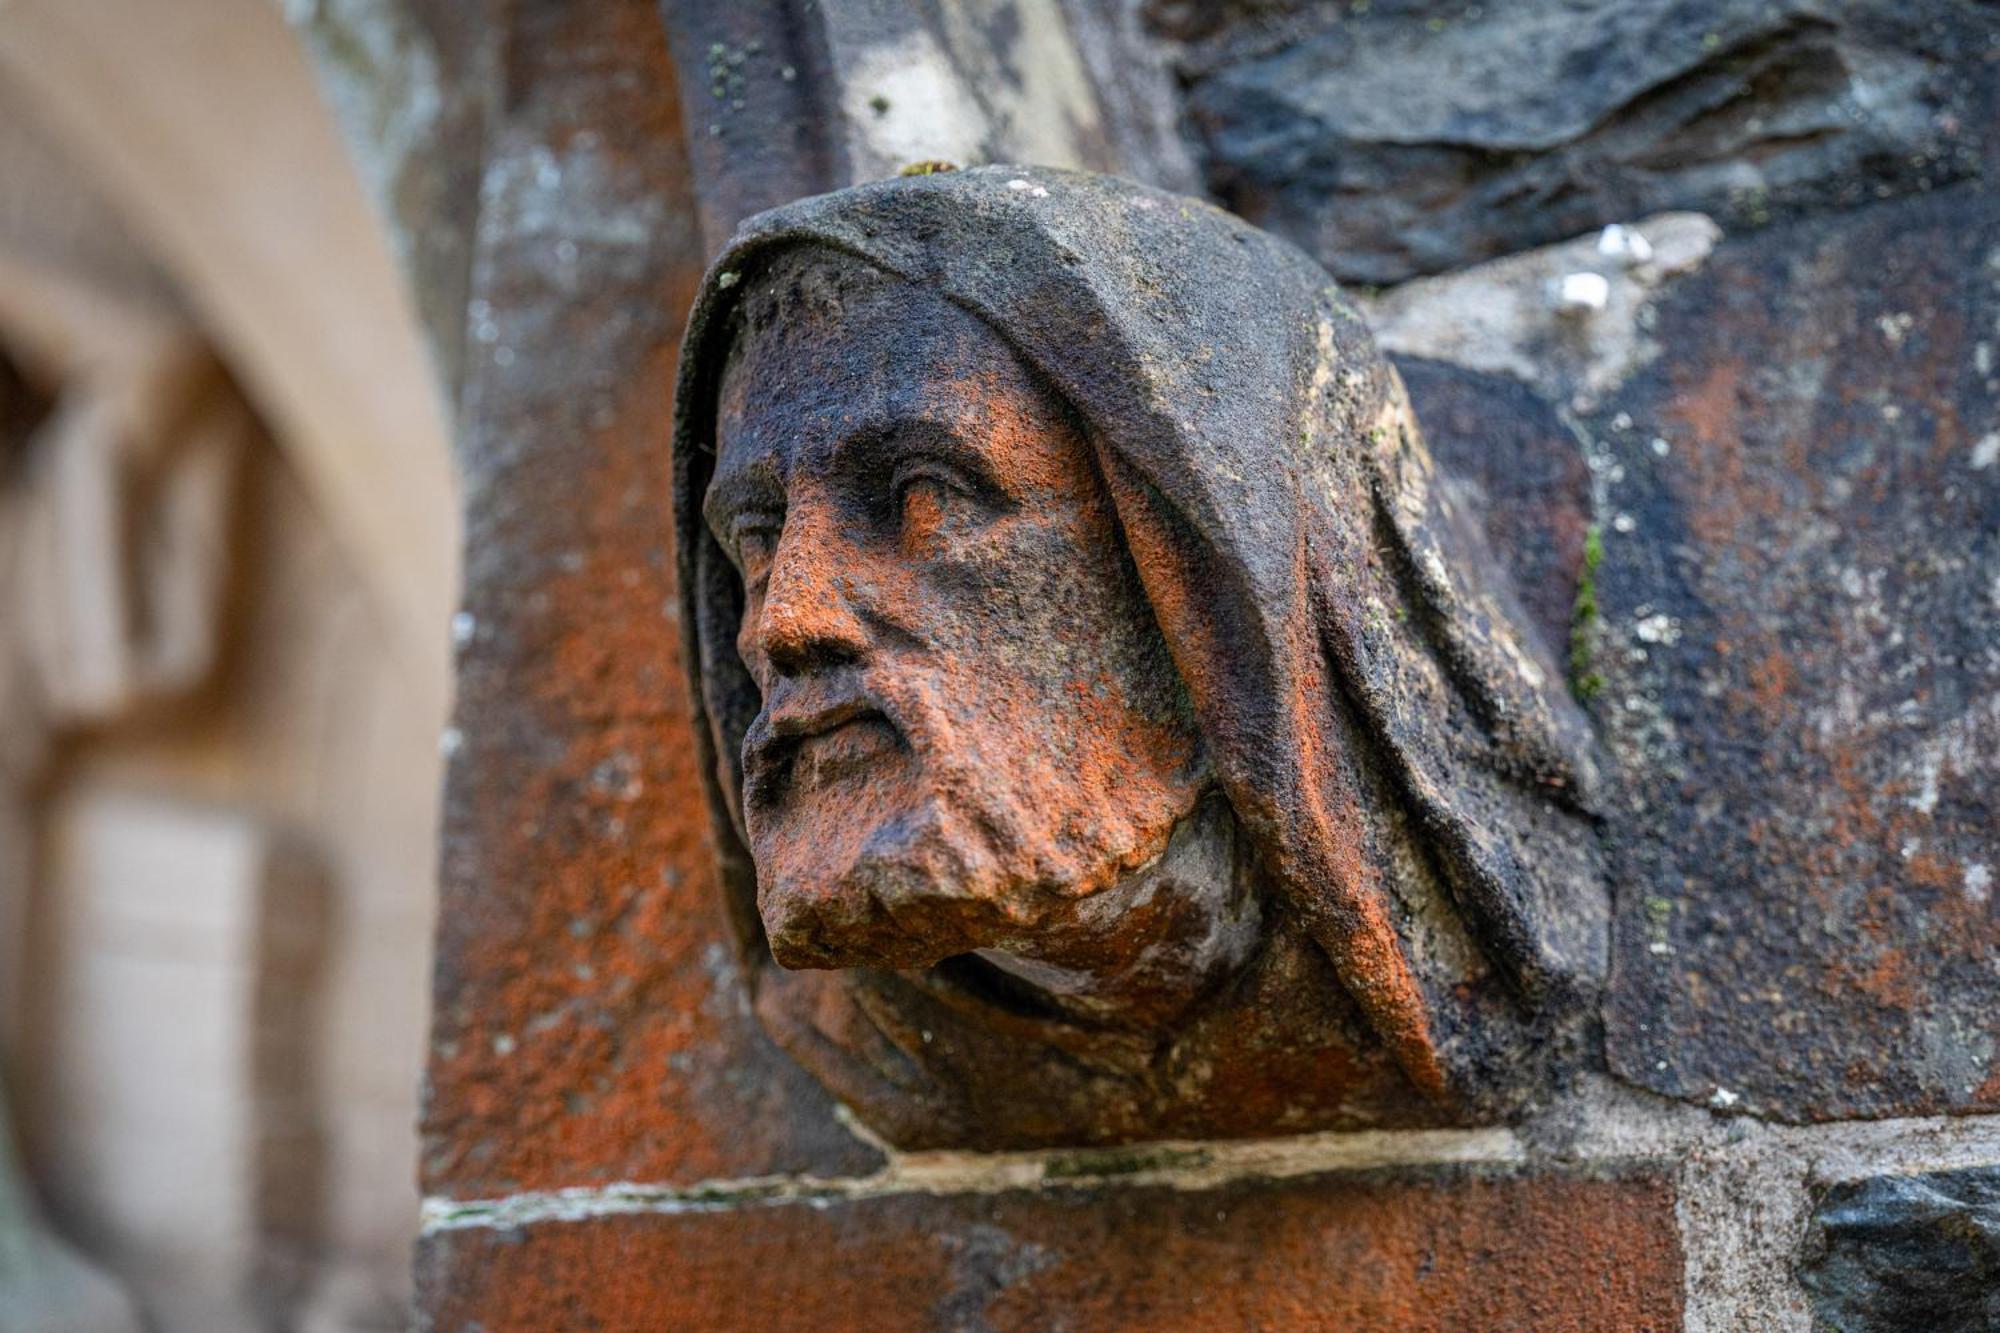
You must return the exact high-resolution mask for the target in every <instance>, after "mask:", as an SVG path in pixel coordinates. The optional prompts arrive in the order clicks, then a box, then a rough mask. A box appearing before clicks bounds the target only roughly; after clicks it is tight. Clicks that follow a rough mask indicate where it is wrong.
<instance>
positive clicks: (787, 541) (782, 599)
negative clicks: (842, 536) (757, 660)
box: [756, 510, 868, 676]
mask: <svg viewBox="0 0 2000 1333" xmlns="http://www.w3.org/2000/svg"><path fill="white" fill-rule="evenodd" d="M854 556H855V553H854V552H853V551H852V550H851V549H850V548H849V547H848V545H847V544H846V543H843V542H840V541H838V540H836V539H835V538H834V535H833V531H832V525H831V524H830V522H829V521H828V519H827V517H826V516H822V515H811V514H801V513H799V512H798V511H797V510H794V511H793V514H792V516H791V519H790V521H789V522H787V523H786V524H785V531H784V535H783V536H782V537H781V538H780V539H779V542H778V549H777V552H776V553H775V554H774V555H773V556H772V560H771V571H770V575H769V578H768V582H767V583H766V584H765V588H764V603H763V606H762V608H761V611H760V614H759V615H758V617H757V626H756V641H757V648H758V649H759V651H761V653H762V654H763V656H764V658H765V660H766V661H768V662H769V663H770V665H771V668H772V669H773V670H774V671H777V672H779V673H780V674H783V675H788V676H796V675H800V674H803V673H807V672H811V671H814V670H819V669H823V668H826V667H831V666H838V665H841V664H843V663H846V662H852V661H854V660H856V659H857V658H859V657H860V656H861V654H862V651H863V650H864V649H865V648H866V647H867V644H868V639H867V631H866V628H865V627H864V626H863V624H862V621H861V617H860V616H859V615H858V614H857V613H856V611H855V608H854V605H853V601H852V586H851V579H852V574H853V569H854V564H855V562H854Z"/></svg>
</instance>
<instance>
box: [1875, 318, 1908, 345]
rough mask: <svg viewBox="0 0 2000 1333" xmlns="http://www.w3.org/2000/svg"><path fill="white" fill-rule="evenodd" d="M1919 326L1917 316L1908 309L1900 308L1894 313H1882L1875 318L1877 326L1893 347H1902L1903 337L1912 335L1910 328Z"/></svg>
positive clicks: (1885, 339)
mask: <svg viewBox="0 0 2000 1333" xmlns="http://www.w3.org/2000/svg"><path fill="white" fill-rule="evenodd" d="M1916 326H1917V317H1916V316H1915V315H1912V314H1911V313H1910V312H1909V311H1907V310H1899V311H1897V312H1896V313H1895V314H1893V315H1881V316H1878V317H1877V318H1876V320H1875V327H1876V328H1878V329H1880V330H1881V331H1882V339H1883V341H1885V342H1887V343H1888V344H1889V346H1891V347H1901V346H1902V345H1903V339H1905V338H1907V337H1909V336H1910V330H1911V329H1913V328H1915V327H1916Z"/></svg>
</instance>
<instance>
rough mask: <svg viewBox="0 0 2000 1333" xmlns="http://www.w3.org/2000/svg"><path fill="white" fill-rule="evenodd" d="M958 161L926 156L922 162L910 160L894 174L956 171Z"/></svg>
mask: <svg viewBox="0 0 2000 1333" xmlns="http://www.w3.org/2000/svg"><path fill="white" fill-rule="evenodd" d="M957 170H958V163H956V162H946V161H943V160H942V159H940V158H928V159H926V160H924V161H922V162H912V163H910V164H909V165H908V166H906V167H904V168H903V169H902V170H900V171H898V172H897V173H896V174H897V175H898V176H935V175H937V174H939V173H940V172H945V171H957Z"/></svg>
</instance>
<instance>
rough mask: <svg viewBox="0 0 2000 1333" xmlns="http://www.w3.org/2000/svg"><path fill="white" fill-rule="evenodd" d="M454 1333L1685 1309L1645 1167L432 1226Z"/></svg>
mask: <svg viewBox="0 0 2000 1333" xmlns="http://www.w3.org/2000/svg"><path fill="white" fill-rule="evenodd" d="M418 1270H419V1278H418V1280H419V1283H420V1284H421V1287H422V1291H423V1303H424V1306H425V1308H426V1309H428V1310H429V1311H430V1312H431V1320H432V1323H431V1326H432V1327H434V1328H438V1329H459V1328H470V1327H474V1326H480V1327H484V1328H485V1329H487V1330H488V1333H507V1331H511V1330H526V1329H540V1328H550V1327H563V1328H601V1329H607V1330H609V1329H641V1328H687V1329H708V1328H860V1327H865V1328H870V1329H881V1330H892V1329H1046V1328H1062V1329H1071V1330H1078V1331H1079V1333H1082V1331H1083V1330H1096V1329H1104V1330H1110V1329H1127V1328H1158V1329H1193V1328H1272V1329H1289V1328H1340V1329H1352V1330H1357V1331H1363V1330H1382V1331H1383V1333H1387V1331H1388V1330H1396V1333H1412V1331H1415V1330H1432V1329H1435V1330H1446V1329H1452V1330H1457V1329H1503V1328H1534V1329H1546V1330H1582V1329H1621V1330H1641V1329H1650V1330H1661V1331H1664V1330H1667V1329H1672V1328H1677V1327H1679V1324H1680V1312H1681V1256H1680V1245H1679V1241H1678V1239H1677V1237H1676V1235H1675V1233H1674V1222H1673V1195H1672V1190H1671V1188H1670V1187H1669V1186H1668V1185H1667V1184H1666V1183H1665V1182H1664V1181H1662V1180H1660V1179H1658V1178H1654V1177H1649V1176H1643V1175H1642V1176H1632V1177H1624V1178H1614V1179H1566V1178H1560V1177H1535V1176H1501V1177H1489V1176H1482V1175H1476V1174H1456V1173H1454V1174H1440V1175H1437V1176H1434V1177H1430V1178H1423V1177H1419V1178H1415V1179H1410V1180H1404V1181H1391V1180H1387V1179H1369V1178H1353V1177H1349V1178H1323V1179H1320V1180H1316V1181H1304V1182H1299V1183H1294V1184H1288V1185H1285V1186H1239V1187H1235V1188H1230V1189H1222V1190H1214V1191H1194V1192H1180V1191H1174V1190H1153V1189H1132V1190H1106V1191H1081V1190H1079V1191H1075V1192H1068V1191H1064V1192H1057V1193H1053V1194H1042V1195H1034V1194H1025V1193H1019V1194H1003V1195H989V1196H974V1195H958V1196H947V1197H925V1196H913V1195H904V1196H899V1197H893V1198H883V1199H877V1200H872V1201H866V1202H854V1203H840V1204H832V1205H828V1206H825V1207H807V1206H805V1205H802V1204H788V1205H777V1206H764V1207H752V1208H749V1209H744V1210H739V1211H733V1212H702V1211H696V1212H689V1213H682V1214H679V1215H666V1216H661V1215H654V1216H625V1217H612V1218H602V1219H597V1220H593V1221H585V1222H573V1223H567V1224H545V1225H534V1226H529V1227H525V1228H522V1229H520V1230H516V1231H489V1230H464V1231H444V1232H439V1233H436V1234H434V1235H432V1236H431V1237H430V1238H429V1239H428V1240H427V1241H426V1242H425V1246H424V1250H423V1253H422V1255H421V1257H420V1258H419V1261H418Z"/></svg>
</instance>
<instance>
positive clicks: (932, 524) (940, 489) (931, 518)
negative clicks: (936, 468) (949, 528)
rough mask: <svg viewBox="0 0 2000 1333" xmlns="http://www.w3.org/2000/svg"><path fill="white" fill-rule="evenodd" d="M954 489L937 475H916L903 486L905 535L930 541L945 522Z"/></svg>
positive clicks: (913, 538) (912, 538)
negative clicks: (936, 476)
mask: <svg viewBox="0 0 2000 1333" xmlns="http://www.w3.org/2000/svg"><path fill="white" fill-rule="evenodd" d="M950 505H951V492H950V490H949V489H948V488H947V487H946V486H945V484H944V483H943V482H941V481H938V480H937V479H936V478H934V477H915V478H912V479H911V480H910V481H909V482H907V483H905V484H904V486H903V535H904V536H905V537H907V538H910V539H911V540H914V541H919V542H923V541H928V540H930V539H931V538H933V537H935V536H936V535H937V531H938V529H939V528H940V527H942V526H943V525H944V521H945V518H946V515H947V511H948V510H949V507H950Z"/></svg>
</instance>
